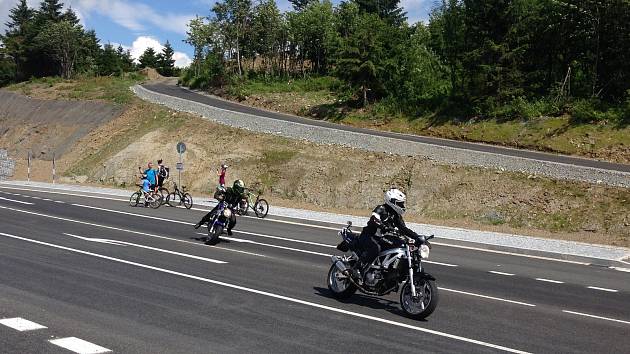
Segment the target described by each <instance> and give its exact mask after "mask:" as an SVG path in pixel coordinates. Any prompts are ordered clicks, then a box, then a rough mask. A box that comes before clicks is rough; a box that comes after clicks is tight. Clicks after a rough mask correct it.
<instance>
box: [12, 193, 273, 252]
mask: <svg viewBox="0 0 630 354" xmlns="http://www.w3.org/2000/svg"><path fill="white" fill-rule="evenodd" d="M0 209H7V210H12V211H15V212H19V213H25V214H30V215H37V216H42V217H45V218H51V219H56V220H62V221H67V222H73V223H77V224H82V225H89V226H95V227H101V228H104V229H108V230H116V231H122V232H128V233H131V234H136V235H142V236H147V237H155V238H161V239H164V240H170V241H175V242H182V243H188V244H191V245H196V246H203V247H208V246H206V245H202V244H199V243H198V242H191V241H186V240H180V239H177V238H172V237H166V236H159V235H154V234H149V233H146V232H140V231H133V230H127V229H121V228H119V227H114V226H106V225H100V224H94V223H91V222H87V221H79V220H74V219H68V218H62V217H59V216H53V215H47V214H41V213H36V212H32V211H26V210H20V209H14V208H9V207H5V206H0ZM212 248H216V249H219V250H224V251H230V252H235V253H243V254H247V255H250V256H257V257H265V258H266V257H267V256H265V255H263V254H258V253H252V252H245V251H239V250H233V249H230V248H224V247H216V246H212Z"/></svg>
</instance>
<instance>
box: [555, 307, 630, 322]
mask: <svg viewBox="0 0 630 354" xmlns="http://www.w3.org/2000/svg"><path fill="white" fill-rule="evenodd" d="M562 312H566V313H571V314H574V315H579V316H586V317H592V318H597V319H600V320H606V321H613V322H619V323H624V324H630V321H622V320H616V319H614V318H609V317H602V316H595V315H589V314H588V313H582V312H575V311H567V310H562Z"/></svg>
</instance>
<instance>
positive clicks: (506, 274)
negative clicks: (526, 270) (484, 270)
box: [488, 270, 514, 277]
mask: <svg viewBox="0 0 630 354" xmlns="http://www.w3.org/2000/svg"><path fill="white" fill-rule="evenodd" d="M488 273H492V274H498V275H505V276H508V277H511V276H513V275H514V274H512V273H505V272H499V271H496V270H490V271H488Z"/></svg>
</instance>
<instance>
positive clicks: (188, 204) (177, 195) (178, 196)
mask: <svg viewBox="0 0 630 354" xmlns="http://www.w3.org/2000/svg"><path fill="white" fill-rule="evenodd" d="M173 185H174V186H175V190H174V191H173V192H172V193H170V194H168V195H167V196H166V203H168V205H169V206H172V207H173V208H175V207H178V206H180V205H182V204H183V205H184V207H185V208H186V209H190V208H192V206H193V199H192V196H191V195H190V194H189V193H187V192H186V186H182V189H181V190H180V189H179V187H178V186H177V183H175V182H173Z"/></svg>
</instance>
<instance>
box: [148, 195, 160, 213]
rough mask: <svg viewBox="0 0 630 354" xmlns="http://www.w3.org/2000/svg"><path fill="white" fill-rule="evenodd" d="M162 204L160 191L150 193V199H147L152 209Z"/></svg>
mask: <svg viewBox="0 0 630 354" xmlns="http://www.w3.org/2000/svg"><path fill="white" fill-rule="evenodd" d="M160 205H162V195H161V194H160V193H151V200H150V201H149V206H150V207H151V208H152V209H157V208H159V207H160Z"/></svg>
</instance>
